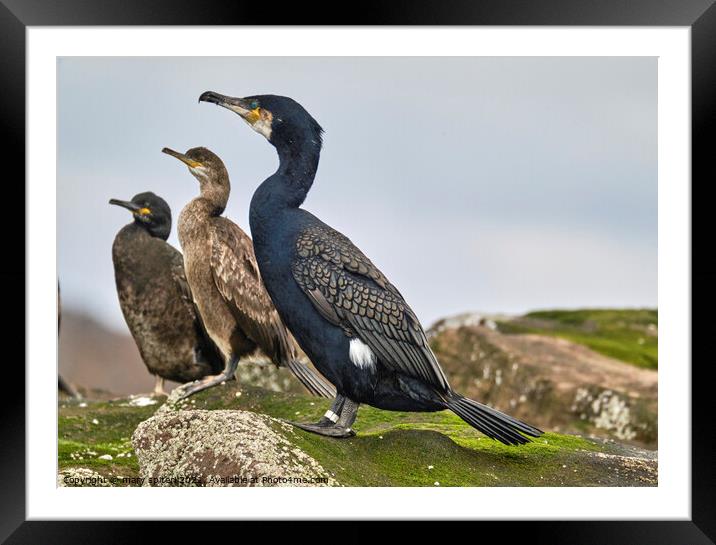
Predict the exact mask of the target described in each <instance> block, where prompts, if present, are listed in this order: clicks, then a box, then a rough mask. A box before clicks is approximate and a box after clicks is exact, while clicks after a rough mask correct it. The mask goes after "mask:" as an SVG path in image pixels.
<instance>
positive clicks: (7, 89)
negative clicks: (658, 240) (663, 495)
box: [0, 0, 716, 545]
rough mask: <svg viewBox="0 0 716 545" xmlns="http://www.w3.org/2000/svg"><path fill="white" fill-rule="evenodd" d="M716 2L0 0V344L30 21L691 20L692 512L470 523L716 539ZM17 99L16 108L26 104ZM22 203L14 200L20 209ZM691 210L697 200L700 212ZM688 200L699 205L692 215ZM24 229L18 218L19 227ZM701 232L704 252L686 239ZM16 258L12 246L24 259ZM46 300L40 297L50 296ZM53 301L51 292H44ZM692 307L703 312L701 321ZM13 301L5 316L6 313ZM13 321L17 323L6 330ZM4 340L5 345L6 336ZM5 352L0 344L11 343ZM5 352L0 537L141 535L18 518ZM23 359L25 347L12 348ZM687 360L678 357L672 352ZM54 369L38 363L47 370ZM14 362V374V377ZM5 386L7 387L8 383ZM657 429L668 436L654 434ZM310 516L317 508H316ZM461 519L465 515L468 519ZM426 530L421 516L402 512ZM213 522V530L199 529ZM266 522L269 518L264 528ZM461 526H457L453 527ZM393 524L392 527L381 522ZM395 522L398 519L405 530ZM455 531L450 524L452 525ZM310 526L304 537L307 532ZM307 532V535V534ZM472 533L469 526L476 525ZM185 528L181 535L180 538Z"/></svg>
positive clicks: (18, 437)
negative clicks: (713, 186) (714, 209)
mask: <svg viewBox="0 0 716 545" xmlns="http://www.w3.org/2000/svg"><path fill="white" fill-rule="evenodd" d="M713 4H714V0H601V1H597V0H530V1H524V0H488V1H485V0H482V1H478V0H441V1H426V0H401V1H392V2H391V1H385V2H382V3H381V2H374V1H365V0H364V1H363V2H361V3H360V4H356V5H354V6H352V5H348V4H344V3H340V2H333V3H328V2H314V3H310V4H309V3H285V4H276V5H271V6H268V5H264V4H262V3H256V2H246V1H244V0H233V1H206V0H204V1H198V0H171V1H169V0H160V1H146V0H145V1H139V0H123V1H121V2H120V1H119V0H94V1H92V2H87V1H84V0H64V1H63V2H50V1H41V0H0V48H1V53H2V54H1V55H0V74H1V75H2V81H3V85H2V93H0V117H1V118H2V121H3V123H2V126H3V132H4V133H5V136H6V138H5V144H4V146H3V147H4V149H3V158H4V161H3V172H4V175H5V183H4V184H3V193H4V195H3V201H4V202H5V203H8V202H12V204H13V206H12V207H7V206H5V207H3V209H4V210H3V211H2V213H0V222H1V223H0V225H1V227H2V229H3V231H2V233H3V234H6V235H9V236H3V238H2V244H1V245H0V248H2V249H3V251H4V252H5V253H6V255H7V256H8V257H9V259H3V260H2V262H3V266H2V267H1V268H0V281H1V283H0V286H2V287H3V292H4V295H3V303H4V304H3V308H4V310H5V311H6V319H5V320H4V321H5V325H4V328H5V330H4V335H3V336H4V338H5V341H6V342H5V343H4V345H6V349H10V348H14V347H15V346H19V339H21V338H24V327H25V325H24V324H25V320H24V311H23V313H22V317H21V316H20V312H18V310H17V309H20V308H23V309H24V295H25V294H23V293H21V290H20V289H18V288H17V286H19V285H23V286H26V285H25V273H26V270H25V260H24V255H25V239H24V237H22V238H21V237H20V236H19V233H18V232H19V231H20V230H21V228H23V227H24V225H25V224H24V220H23V218H20V217H19V216H21V215H23V213H24V210H25V209H26V208H25V207H27V206H29V204H28V203H27V202H25V196H24V184H23V183H21V180H25V161H24V158H25V119H26V117H25V113H26V112H25V107H23V105H26V102H25V31H26V28H27V27H28V26H78V25H90V26H95V25H111V26H115V25H227V24H230V25H259V24H271V25H287V24H290V25H300V24H307V25H318V24H321V25H340V24H350V25H510V26H514V25H533V26H539V25H550V26H557V25H559V26H641V27H643V26H683V27H690V29H691V40H692V41H691V53H692V69H691V76H692V95H691V97H692V185H691V191H692V245H693V246H692V292H696V290H698V298H694V297H692V301H693V303H692V343H693V345H692V346H693V356H692V362H691V363H692V369H691V370H692V437H693V439H692V445H691V448H692V481H691V490H692V502H691V507H692V518H691V520H689V521H628V522H627V521H624V522H616V521H569V522H566V521H523V522H516V521H503V522H484V523H478V524H481V526H480V528H479V529H480V530H481V531H490V530H494V531H495V532H497V533H498V535H505V536H510V537H514V536H518V538H520V540H522V539H529V540H530V541H531V542H533V543H542V542H544V543H550V544H559V543H569V544H570V545H577V544H600V545H604V544H609V545H617V544H621V543H624V544H627V543H628V544H634V543H649V544H655V545H656V544H662V543H663V544H666V543H670V544H672V543H673V544H693V545H697V544H702V543H703V544H706V543H714V540H715V539H716V502H715V501H714V498H715V497H716V464H714V463H713V462H714V453H715V452H716V450H715V449H714V433H713V432H714V425H713V420H712V415H713V407H712V404H711V399H712V397H713V394H712V392H711V391H710V390H711V388H712V386H711V384H712V381H710V380H709V379H708V376H709V366H711V365H712V364H711V361H710V359H709V358H706V357H704V358H703V359H699V358H697V357H696V355H697V354H698V353H699V351H698V348H702V349H705V344H706V343H705V342H704V340H703V339H705V338H706V335H707V333H708V331H707V328H711V322H710V320H708V319H707V318H706V316H707V314H706V313H707V312H708V311H709V309H712V308H714V303H716V298H715V297H714V293H715V290H714V285H715V284H716V258H714V257H713V256H712V254H709V253H707V252H708V250H709V248H708V247H706V246H705V244H706V241H707V240H708V239H709V237H710V234H711V232H712V229H711V225H709V224H708V223H707V219H706V216H705V209H706V207H708V206H709V205H710V203H709V200H708V198H707V196H706V195H707V194H706V191H707V188H708V186H709V184H710V183H713V182H714V181H716V172H714V171H715V170H716V166H715V165H716V161H714V159H712V149H713V147H712V144H711V142H713V141H714V140H716V138H715V137H716V7H715V6H714V5H713ZM26 106H27V105H26ZM20 202H23V203H24V204H25V207H21V206H19V203H20ZM699 209H701V210H699ZM699 211H700V212H701V213H699ZM21 226H23V227H21ZM699 242H701V247H702V251H701V253H698V252H696V251H694V250H695V248H696V247H698V244H699ZM21 256H22V257H21ZM48 304H49V303H48ZM53 304H54V303H53ZM698 310H701V314H702V318H701V319H699V315H698V314H699V313H698V312H697V311H698ZM9 312H12V314H11V315H8V313H9ZM13 328H14V329H16V330H17V331H14V330H13ZM11 340H14V341H15V342H11ZM10 352H11V350H6V354H9V353H10ZM17 352H19V353H18V354H17V356H16V357H12V358H10V356H9V355H6V358H5V366H3V369H4V370H5V372H6V375H5V377H4V378H5V380H4V381H3V382H4V384H5V386H6V387H5V388H4V389H3V398H2V400H3V403H2V408H3V411H2V419H1V422H2V424H0V426H1V428H0V433H1V435H0V438H2V441H1V442H0V445H1V446H0V504H1V505H2V510H1V512H2V514H1V515H0V540H5V539H6V538H7V540H6V541H5V543H12V544H16V543H43V544H48V543H72V544H77V543H102V544H105V545H107V544H113V543H128V542H135V541H143V539H142V538H143V537H145V536H148V535H150V534H149V533H148V532H149V530H151V529H156V524H158V523H143V524H140V525H137V524H130V523H126V522H117V521H111V522H109V521H108V522H69V521H63V522H59V521H47V522H42V521H26V520H25V518H26V517H25V500H26V492H25V472H26V470H27V468H26V467H25V423H26V421H25V394H24V388H21V387H20V385H21V384H22V385H24V373H23V368H22V367H21V366H19V365H18V363H17V362H19V361H20V355H21V353H22V352H23V351H22V349H20V350H17ZM23 359H24V358H23ZM679 363H681V364H684V365H687V364H688V363H689V362H679ZM51 368H54V367H53V366H52V365H50V364H48V370H49V369H51ZM13 373H15V376H13ZM10 386H12V387H10ZM663 439H664V440H668V438H663ZM316 517H317V518H320V510H318V509H317V512H316ZM188 524H191V527H192V529H198V530H199V531H200V532H211V533H206V534H205V535H206V536H207V537H210V538H216V533H215V532H216V530H217V527H218V528H223V527H224V526H223V525H219V524H218V523H212V522H201V523H198V522H192V523H182V522H172V523H171V524H165V525H162V527H161V528H160V531H161V532H162V537H163V539H164V540H176V539H180V538H181V536H183V535H188V534H187V530H188V528H187V526H188ZM239 524H241V538H242V539H251V534H254V533H255V534H256V535H257V536H261V537H262V539H265V537H266V535H267V534H266V532H267V531H268V532H270V535H271V536H277V538H280V536H281V535H282V534H283V535H295V529H294V530H287V529H285V525H284V523H278V522H264V523H250V524H249V523H245V522H241V523H239ZM321 524H322V530H321V531H322V532H329V533H328V534H323V535H330V534H333V535H334V536H338V535H342V536H344V538H343V540H349V541H350V542H351V543H354V542H359V541H360V542H363V541H365V540H366V539H371V537H370V536H371V535H373V533H374V532H381V533H384V532H386V530H384V529H378V528H376V527H375V526H374V525H375V524H381V523H372V522H370V523H366V524H365V525H363V526H361V527H360V528H358V529H355V530H354V531H350V532H345V529H337V528H332V527H330V525H329V526H326V524H327V523H321ZM465 524H467V523H465ZM411 527H412V528H413V529H414V530H417V531H419V532H423V531H424V530H423V525H422V524H420V523H411ZM209 528H211V529H209ZM269 528H270V529H269ZM463 529H465V528H463ZM388 531H390V530H388ZM402 531H403V530H401V532H402ZM458 531H459V529H458ZM473 531H474V530H473ZM307 535H311V534H307ZM314 535H315V534H314ZM476 538H477V536H476ZM185 539H186V538H184V539H181V540H182V541H184V540H185Z"/></svg>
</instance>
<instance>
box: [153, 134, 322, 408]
mask: <svg viewBox="0 0 716 545" xmlns="http://www.w3.org/2000/svg"><path fill="white" fill-rule="evenodd" d="M162 151H163V152H164V153H166V154H168V155H171V156H173V157H176V158H177V159H179V160H180V161H182V162H183V163H184V164H186V165H187V166H188V167H189V171H190V172H191V173H192V175H193V176H194V177H195V178H196V179H197V180H198V181H199V188H200V195H199V196H198V197H196V198H195V199H193V200H192V201H191V202H189V204H187V205H186V206H185V207H184V209H183V210H182V211H181V214H180V216H179V224H178V230H179V242H180V243H181V247H182V250H183V251H184V268H185V270H186V276H187V280H188V281H189V285H190V286H191V290H192V294H193V296H194V302H195V303H196V305H197V307H198V309H199V312H200V314H201V317H202V320H203V323H204V325H205V327H206V331H207V333H208V334H209V336H210V337H211V338H212V340H213V341H214V343H215V344H216V346H217V347H218V348H219V350H220V351H221V353H222V354H223V356H224V360H225V362H226V363H225V368H224V371H223V372H222V373H221V374H219V375H216V376H212V377H207V378H206V379H204V380H202V381H201V382H199V383H198V384H192V385H190V386H187V387H186V388H185V390H184V392H183V396H182V397H187V396H189V395H191V394H193V393H195V392H198V391H200V390H204V389H206V388H210V387H211V386H214V385H216V384H219V383H221V382H223V381H225V380H227V379H228V378H231V377H233V376H234V373H235V372H236V367H237V366H238V363H239V360H240V359H241V358H242V357H244V356H249V355H252V354H254V353H255V352H257V351H261V352H263V354H265V355H266V356H268V357H269V358H270V359H271V361H273V362H274V363H275V364H276V365H277V366H279V367H288V368H289V369H290V370H291V372H293V374H294V375H295V376H296V378H298V380H300V381H301V383H302V384H303V385H304V386H305V387H306V389H308V391H310V392H311V393H312V394H313V395H317V396H322V397H329V398H330V397H333V396H334V395H335V390H334V389H333V387H332V386H331V385H330V384H328V383H327V382H326V381H325V380H324V379H323V378H322V377H320V376H319V375H318V374H317V373H316V372H315V371H313V369H311V368H310V367H307V366H306V365H305V364H303V363H302V362H300V361H299V360H298V359H297V353H296V346H295V343H294V341H293V338H292V337H291V335H290V333H289V332H288V331H287V330H286V327H285V326H284V324H283V322H282V321H281V318H280V317H279V315H278V313H277V312H276V309H275V308H274V307H273V305H272V304H271V299H270V297H269V295H268V293H266V289H265V288H264V286H263V283H262V281H261V276H260V275H259V269H258V266H257V265H256V258H255V257H254V251H253V247H252V245H251V239H250V238H249V237H248V235H247V234H246V233H244V232H243V231H242V230H241V229H240V228H239V226H238V225H236V224H235V223H233V222H232V221H231V220H229V219H227V218H225V217H223V216H221V214H222V213H223V212H224V209H225V208H226V204H227V202H228V200H229V192H230V190H231V187H230V183H229V174H228V172H227V171H226V167H225V166H224V163H223V162H222V161H221V159H219V157H217V156H216V155H215V154H214V153H212V152H211V151H209V150H208V149H206V148H192V149H190V150H189V151H187V152H186V154H184V153H179V152H177V151H174V150H171V149H169V148H164V149H163V150H162Z"/></svg>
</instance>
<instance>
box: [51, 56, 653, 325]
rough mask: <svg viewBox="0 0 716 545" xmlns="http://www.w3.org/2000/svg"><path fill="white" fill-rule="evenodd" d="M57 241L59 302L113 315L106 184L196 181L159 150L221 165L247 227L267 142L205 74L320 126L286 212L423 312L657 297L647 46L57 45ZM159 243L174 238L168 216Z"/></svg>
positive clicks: (192, 186)
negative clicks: (308, 53) (302, 191)
mask: <svg viewBox="0 0 716 545" xmlns="http://www.w3.org/2000/svg"><path fill="white" fill-rule="evenodd" d="M57 85H58V159H57V222H58V225H57V248H58V276H59V279H60V283H61V286H62V298H63V307H65V308H68V309H69V308H73V309H75V310H80V311H83V312H85V313H88V314H91V315H93V316H95V317H96V318H97V319H99V320H100V321H101V322H103V323H104V324H105V325H107V326H109V327H111V328H114V329H117V330H126V326H125V325H124V321H123V317H122V314H121V311H120V308H119V303H118V300H117V294H116V291H115V284H114V272H113V266H112V257H111V246H112V241H113V239H114V236H115V235H116V233H117V231H119V229H121V227H122V226H124V225H125V224H126V223H128V222H129V221H130V220H131V217H130V215H129V213H128V212H127V211H125V210H123V209H121V208H118V207H114V206H110V205H109V204H108V202H107V201H108V200H109V199H110V198H119V199H131V197H132V196H134V195H135V194H137V193H140V192H143V191H153V192H155V193H156V194H158V195H160V196H162V197H163V198H164V199H165V200H166V201H167V202H168V203H169V205H170V207H171V209H172V213H173V217H174V220H176V219H177V218H178V217H179V212H180V211H181V209H182V207H183V206H184V205H185V204H186V203H187V202H189V200H191V199H192V198H193V197H194V196H196V195H197V193H198V183H197V182H196V181H195V179H194V178H193V177H192V176H191V175H190V174H189V172H188V170H187V169H186V167H184V166H183V165H182V164H181V163H179V162H178V161H176V160H175V159H173V158H171V157H169V156H167V155H164V154H162V153H161V149H162V148H163V147H165V146H166V147H171V148H173V149H177V150H180V151H186V150H187V149H189V148H191V147H195V146H205V147H208V148H209V149H211V150H212V151H214V152H215V153H216V154H217V155H219V156H220V157H221V158H222V159H223V161H224V163H225V164H226V166H227V169H228V171H229V175H230V178H231V184H232V191H231V197H230V199H229V205H228V207H227V210H226V212H225V215H226V216H227V217H229V218H230V219H231V220H233V221H234V222H236V223H237V224H238V225H239V226H241V227H242V228H243V229H244V230H245V231H246V232H247V233H249V232H250V231H249V225H248V206H249V202H250V199H251V195H252V194H253V191H254V190H255V189H256V187H258V185H259V184H260V183H261V182H262V181H263V180H264V179H265V178H267V177H268V176H270V175H271V174H272V173H273V172H274V171H275V170H276V167H277V166H278V160H277V157H276V153H275V150H274V148H273V147H272V146H271V145H270V144H269V143H268V142H266V140H265V139H264V138H263V137H262V136H261V135H259V134H258V133H255V132H254V131H252V130H251V129H250V128H249V127H248V126H247V125H246V124H245V123H244V122H243V121H241V119H240V118H239V117H238V116H236V115H235V114H233V113H231V112H229V111H228V110H225V109H222V108H218V107H216V106H214V105H212V104H207V103H198V102H197V99H198V97H199V95H200V94H201V93H202V92H203V91H206V90H212V91H217V92H219V93H222V94H227V95H231V96H247V95H254V94H279V95H286V96H290V97H292V98H294V99H296V100H297V101H298V102H300V103H301V104H302V105H303V106H304V107H305V108H306V109H307V110H308V111H309V112H310V113H311V114H312V115H313V116H314V117H315V118H316V119H317V120H318V122H319V123H320V124H321V125H322V126H323V128H324V129H325V131H326V132H325V135H324V148H323V153H322V155H321V161H320V165H319V169H318V174H317V176H316V181H315V183H314V185H313V188H312V190H311V192H310V193H309V195H308V198H307V199H306V202H305V203H304V205H303V206H304V208H306V209H307V210H309V211H311V212H312V213H314V214H315V215H316V216H318V217H319V218H321V219H322V220H323V221H324V222H326V223H328V224H329V225H331V226H332V227H334V228H336V229H338V230H339V231H341V232H342V233H343V234H345V235H347V236H348V237H349V238H350V239H351V240H352V241H353V242H354V243H355V244H356V245H357V246H358V247H359V248H361V250H362V251H363V252H364V253H365V254H366V255H367V256H368V257H369V258H371V260H372V261H373V262H374V263H375V264H376V265H377V266H378V267H379V268H380V269H381V270H382V271H383V273H384V274H385V275H386V276H387V277H388V278H389V279H390V280H391V282H392V283H393V284H395V285H396V286H397V287H398V289H400V291H401V293H402V294H403V296H404V297H405V299H406V301H407V302H408V304H409V305H410V306H411V307H412V308H413V310H414V311H415V312H416V313H417V315H418V317H419V318H420V320H421V321H422V323H423V325H424V326H425V327H428V326H429V325H430V324H432V323H433V322H434V321H435V320H437V319H439V318H442V317H445V316H450V315H454V314H458V313H462V312H472V311H475V312H489V313H522V312H526V311H528V310H534V309H545V308H579V307H644V306H648V307H656V305H657V60H656V58H652V57H212V58H206V57H171V58H159V57H140V58H130V57H126V58H123V57H111V58H108V57H64V58H59V59H58V71H57ZM169 242H170V243H171V244H173V245H174V246H176V247H179V242H178V239H177V236H176V224H175V225H173V227H172V235H171V237H170V239H169Z"/></svg>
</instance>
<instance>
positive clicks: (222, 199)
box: [162, 148, 231, 213]
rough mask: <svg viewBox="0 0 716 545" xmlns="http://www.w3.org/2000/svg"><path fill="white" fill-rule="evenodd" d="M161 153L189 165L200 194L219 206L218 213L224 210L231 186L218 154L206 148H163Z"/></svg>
mask: <svg viewBox="0 0 716 545" xmlns="http://www.w3.org/2000/svg"><path fill="white" fill-rule="evenodd" d="M162 153H166V154H167V155H171V156H172V157H175V158H177V159H179V160H180V161H181V162H182V163H184V164H185V165H186V166H187V167H189V172H191V173H192V175H193V176H194V177H195V178H196V179H197V180H199V186H200V187H201V194H202V196H203V197H205V198H206V199H209V200H211V201H212V202H213V203H214V204H215V205H216V207H217V208H220V209H221V211H220V212H219V213H221V212H223V211H224V208H226V203H227V202H228V200H229V191H230V189H231V187H230V184H229V173H228V172H227V170H226V167H225V166H224V162H223V161H222V160H221V159H220V158H219V156H218V155H216V154H215V153H214V152H212V151H211V150H209V149H207V148H191V149H190V150H189V151H187V152H186V153H180V152H178V151H174V150H173V149H170V148H164V149H163V150H162Z"/></svg>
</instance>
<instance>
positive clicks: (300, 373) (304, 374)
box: [287, 360, 336, 399]
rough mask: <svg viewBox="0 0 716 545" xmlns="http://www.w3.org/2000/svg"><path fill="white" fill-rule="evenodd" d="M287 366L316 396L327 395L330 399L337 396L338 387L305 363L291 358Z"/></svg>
mask: <svg viewBox="0 0 716 545" xmlns="http://www.w3.org/2000/svg"><path fill="white" fill-rule="evenodd" d="M287 366H288V368H289V369H290V370H291V372H292V373H293V374H294V375H295V376H296V378H297V379H298V380H300V381H301V384H303V385H304V386H305V387H306V390H308V391H309V392H311V394H313V395H314V396H318V397H326V398H328V399H333V398H334V397H336V389H335V388H334V387H333V385H332V384H330V383H329V382H327V381H326V380H325V379H324V378H323V377H322V376H320V375H319V374H318V373H316V372H315V371H314V370H313V369H311V368H310V367H308V365H306V364H305V363H303V362H300V361H298V360H289V362H288V364H287Z"/></svg>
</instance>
